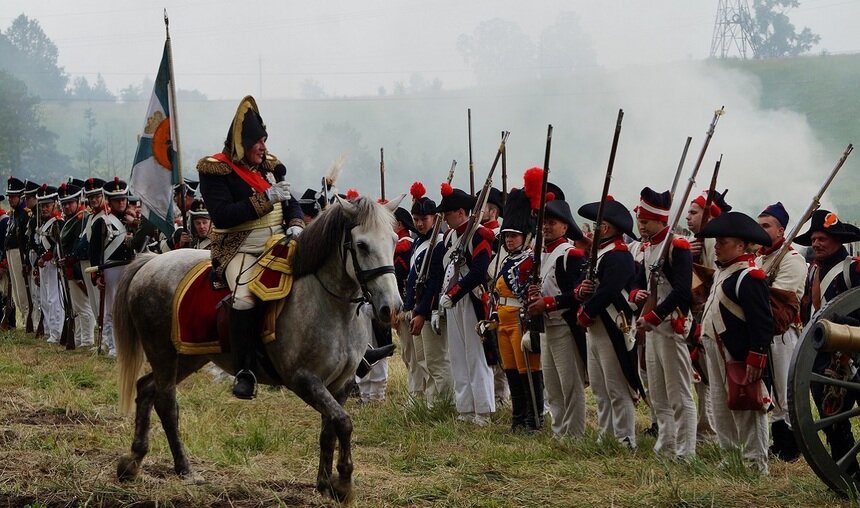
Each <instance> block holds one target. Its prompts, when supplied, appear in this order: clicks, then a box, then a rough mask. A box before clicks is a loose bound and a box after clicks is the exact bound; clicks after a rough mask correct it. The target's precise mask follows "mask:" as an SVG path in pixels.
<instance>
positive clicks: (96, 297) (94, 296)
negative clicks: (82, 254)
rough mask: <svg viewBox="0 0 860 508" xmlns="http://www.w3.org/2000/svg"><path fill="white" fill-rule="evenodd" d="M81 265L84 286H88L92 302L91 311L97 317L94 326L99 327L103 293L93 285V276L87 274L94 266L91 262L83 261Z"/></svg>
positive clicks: (88, 297) (89, 298) (88, 294)
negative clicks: (88, 269)
mask: <svg viewBox="0 0 860 508" xmlns="http://www.w3.org/2000/svg"><path fill="white" fill-rule="evenodd" d="M80 263H81V273H82V274H83V278H84V286H86V288H87V299H88V300H89V301H90V309H91V310H92V313H93V316H95V321H93V324H95V325H98V319H99V309H100V307H99V305H100V304H101V302H100V299H101V291H99V288H97V287H96V285H95V284H93V278H92V274H89V273H86V269H87V268H89V267H90V266H92V265H90V262H89V261H88V260H83V259H82V260H81V261H80Z"/></svg>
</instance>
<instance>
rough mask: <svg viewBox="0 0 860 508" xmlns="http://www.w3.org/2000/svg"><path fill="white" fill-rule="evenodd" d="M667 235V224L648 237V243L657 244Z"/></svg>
mask: <svg viewBox="0 0 860 508" xmlns="http://www.w3.org/2000/svg"><path fill="white" fill-rule="evenodd" d="M667 236H669V226H666V227H665V228H663V229H662V230H661V231H660V232H659V233H657V234H656V235H654V236H652V237H651V238H650V239H648V243H650V244H651V245H659V244H660V242H662V241H663V240H665V239H666V237H667Z"/></svg>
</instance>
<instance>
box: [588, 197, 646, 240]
mask: <svg viewBox="0 0 860 508" xmlns="http://www.w3.org/2000/svg"><path fill="white" fill-rule="evenodd" d="M599 208H600V202H599V201H595V202H593V203H586V204H584V205H582V206H580V207H579V210H577V213H578V214H579V216H580V217H583V218H585V219H588V220H593V221H596V220H597V211H598V209H599ZM603 220H604V221H606V222H608V223H609V224H612V225H613V226H615V227H616V228H617V229H618V230H619V231H621V232H622V233H624V234H625V235H627V236H629V237H630V238H633V239H636V234H635V233H633V216H632V215H630V210H628V209H627V207H626V206H624V205H623V204H621V202H619V201H615V198H613V197H612V196H607V197H606V206H605V209H604V211H603Z"/></svg>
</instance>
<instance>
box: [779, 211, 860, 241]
mask: <svg viewBox="0 0 860 508" xmlns="http://www.w3.org/2000/svg"><path fill="white" fill-rule="evenodd" d="M817 232H821V233H827V234H828V235H830V236H832V237H833V238H836V240H837V241H839V243H851V242H856V241H860V229H858V228H857V226H855V225H854V224H848V223H845V222H842V221H841V220H839V217H838V216H837V215H836V214H835V213H833V212H831V211H828V210H815V211H814V212H812V218H811V219H810V221H809V229H808V230H807V231H806V233H803V234H802V235H799V236H798V237H797V238H795V239H794V243H796V244H798V245H803V246H805V247H809V246H810V245H812V233H817Z"/></svg>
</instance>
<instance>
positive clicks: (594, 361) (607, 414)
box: [587, 318, 636, 446]
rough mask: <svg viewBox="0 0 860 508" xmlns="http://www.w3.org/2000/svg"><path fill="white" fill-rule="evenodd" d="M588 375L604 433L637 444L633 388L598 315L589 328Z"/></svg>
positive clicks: (600, 427) (599, 422)
mask: <svg viewBox="0 0 860 508" xmlns="http://www.w3.org/2000/svg"><path fill="white" fill-rule="evenodd" d="M587 342H588V379H589V382H590V383H591V391H592V392H593V393H594V400H595V401H596V402H597V425H598V428H599V431H600V433H601V434H611V435H612V436H615V438H616V439H618V440H619V441H624V440H627V443H628V444H629V445H630V446H636V410H635V407H634V404H633V397H634V392H633V389H632V388H631V387H630V384H628V383H627V378H625V377H624V372H623V371H622V370H621V363H619V361H618V356H616V354H615V350H614V349H613V347H612V341H611V340H610V338H609V333H608V332H607V331H606V328H605V327H604V326H603V321H602V320H601V319H600V318H598V319H597V320H595V322H594V324H592V325H591V326H590V327H589V328H588V341H587Z"/></svg>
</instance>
